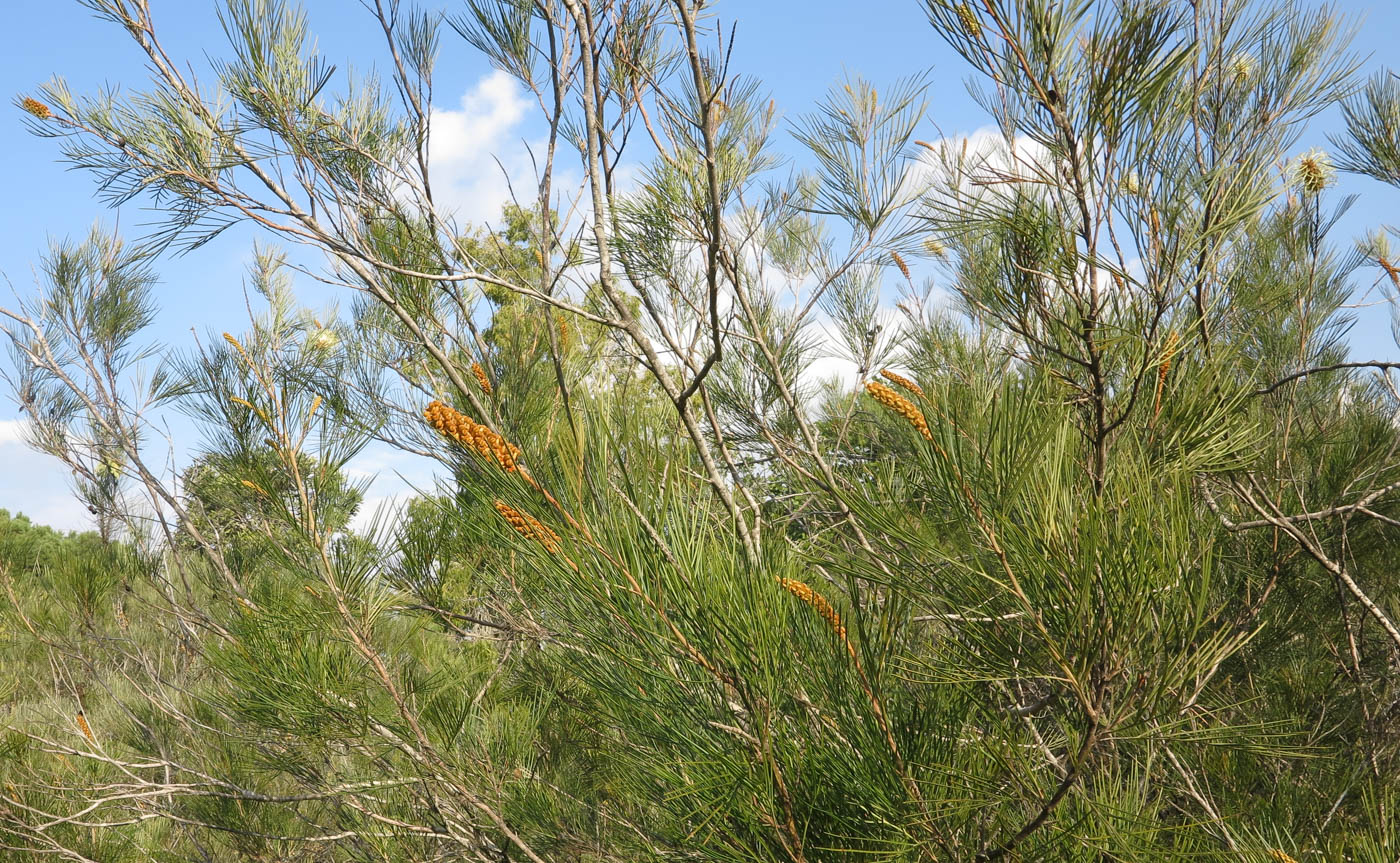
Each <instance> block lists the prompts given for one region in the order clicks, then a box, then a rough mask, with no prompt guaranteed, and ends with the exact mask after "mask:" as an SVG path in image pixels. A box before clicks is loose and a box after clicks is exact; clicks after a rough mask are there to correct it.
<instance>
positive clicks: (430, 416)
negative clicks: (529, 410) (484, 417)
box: [423, 401, 520, 473]
mask: <svg viewBox="0 0 1400 863" xmlns="http://www.w3.org/2000/svg"><path fill="white" fill-rule="evenodd" d="M423 417H424V418H425V419H427V421H428V424H429V425H431V426H432V427H433V428H435V429H437V430H438V431H439V432H441V433H442V434H444V435H446V436H447V437H450V438H452V439H453V440H455V441H456V442H457V443H459V444H461V445H462V446H464V447H467V448H468V449H472V450H475V451H476V452H477V454H478V455H480V456H481V457H482V458H484V459H495V461H496V463H497V464H499V465H500V466H501V469H502V470H504V471H505V472H506V473H516V472H517V471H518V470H519V468H518V467H517V466H516V464H515V460H516V459H518V458H520V448H519V447H517V446H515V445H514V444H512V443H511V442H510V441H507V440H506V439H505V438H503V437H501V436H500V435H498V434H496V433H495V432H494V431H492V430H491V429H490V428H488V427H486V426H484V425H482V424H481V423H478V422H476V421H475V420H473V419H472V418H471V417H469V416H467V415H465V414H462V413H459V412H458V411H455V410H453V409H452V408H451V407H449V406H447V405H445V404H443V403H442V402H440V401H434V402H433V403H432V404H430V405H428V407H427V408H426V409H424V411H423Z"/></svg>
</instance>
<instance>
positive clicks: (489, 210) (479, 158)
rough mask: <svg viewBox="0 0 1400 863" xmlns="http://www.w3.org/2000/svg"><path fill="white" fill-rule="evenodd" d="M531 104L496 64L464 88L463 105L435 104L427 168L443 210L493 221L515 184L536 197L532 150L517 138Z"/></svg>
mask: <svg viewBox="0 0 1400 863" xmlns="http://www.w3.org/2000/svg"><path fill="white" fill-rule="evenodd" d="M530 104H531V102H530V101H529V99H527V98H526V95H525V93H524V91H522V89H521V88H520V85H519V84H517V83H516V81H515V79H514V78H511V77H510V75H508V74H506V73H505V72H502V71H500V70H497V71H495V72H492V73H490V74H489V75H486V76H485V77H483V78H481V79H480V80H479V81H477V82H476V84H475V85H474V86H473V87H472V88H471V89H470V90H468V91H467V92H466V93H465V94H463V96H462V99H461V103H460V107H459V108H457V109H450V108H438V107H434V108H433V109H432V113H431V118H430V119H431V122H432V139H431V143H430V147H429V152H428V158H429V168H430V170H431V172H432V179H433V192H434V196H435V199H436V200H437V203H438V205H439V207H441V208H442V209H443V210H444V212H445V214H447V215H452V216H455V217H456V218H457V219H459V220H462V221H463V222H470V223H473V224H481V223H483V222H488V221H489V222H494V221H496V220H497V219H498V218H499V217H500V214H501V205H502V204H504V203H505V202H507V201H509V200H510V190H511V186H512V185H514V187H515V191H516V194H517V195H519V196H521V197H522V199H524V200H532V199H533V197H534V191H535V180H534V168H533V166H532V164H531V162H530V156H529V154H528V153H527V152H526V151H525V147H524V146H523V144H522V142H520V141H518V140H513V139H516V138H518V137H519V133H520V127H521V125H522V124H523V123H524V121H525V116H526V111H527V109H528V108H529V106H530ZM498 160H499V163H498ZM503 168H504V170H502V169H503Z"/></svg>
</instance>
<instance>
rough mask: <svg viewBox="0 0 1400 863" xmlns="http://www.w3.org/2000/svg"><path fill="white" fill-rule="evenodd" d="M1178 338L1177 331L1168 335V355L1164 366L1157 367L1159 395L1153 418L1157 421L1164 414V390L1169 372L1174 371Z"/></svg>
mask: <svg viewBox="0 0 1400 863" xmlns="http://www.w3.org/2000/svg"><path fill="white" fill-rule="evenodd" d="M1177 341H1178V338H1177V335H1176V330H1172V331H1171V332H1170V333H1169V334H1167V344H1166V347H1165V350H1164V351H1163V353H1164V354H1165V355H1166V356H1165V359H1163V360H1162V364H1161V365H1160V366H1158V367H1157V395H1156V397H1155V398H1153V400H1152V416H1153V418H1154V419H1155V418H1156V416H1157V415H1158V414H1160V413H1161V412H1162V388H1163V387H1165V386H1166V385H1167V372H1169V371H1171V370H1172V357H1174V356H1176V344H1177Z"/></svg>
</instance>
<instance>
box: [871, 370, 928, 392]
mask: <svg viewBox="0 0 1400 863" xmlns="http://www.w3.org/2000/svg"><path fill="white" fill-rule="evenodd" d="M880 377H882V378H884V379H885V380H887V381H889V382H890V383H892V384H896V385H898V386H901V387H904V388H905V389H906V390H908V391H909V392H911V393H913V394H914V395H916V396H918V397H919V398H924V389H923V387H921V386H919V385H918V384H916V383H914V382H913V381H911V380H909V379H908V378H906V377H905V376H904V375H901V374H898V373H897V372H892V371H890V370H889V369H881V370H880Z"/></svg>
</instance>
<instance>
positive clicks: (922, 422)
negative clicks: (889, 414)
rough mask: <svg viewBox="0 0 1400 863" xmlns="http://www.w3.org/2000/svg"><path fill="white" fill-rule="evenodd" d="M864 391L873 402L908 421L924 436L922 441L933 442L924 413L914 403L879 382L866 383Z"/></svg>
mask: <svg viewBox="0 0 1400 863" xmlns="http://www.w3.org/2000/svg"><path fill="white" fill-rule="evenodd" d="M865 391H866V392H867V393H869V394H870V397H871V398H873V399H874V400H875V401H877V402H879V403H880V404H882V405H884V406H885V407H887V408H889V409H890V410H892V411H894V412H895V413H897V414H899V415H900V416H902V417H904V418H905V419H907V420H909V424H910V425H912V426H913V427H914V428H915V429H917V430H918V432H919V434H921V435H923V436H924V440H928V441H931V440H933V432H931V431H929V428H928V420H926V419H924V412H923V411H921V410H919V409H918V408H916V407H914V403H913V402H911V401H909V399H907V398H905V397H904V396H902V395H900V394H899V393H897V392H895V391H894V390H892V389H890V388H889V387H887V386H885V385H884V384H882V383H880V382H879V381H867V382H866V384H865Z"/></svg>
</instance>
